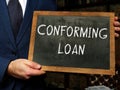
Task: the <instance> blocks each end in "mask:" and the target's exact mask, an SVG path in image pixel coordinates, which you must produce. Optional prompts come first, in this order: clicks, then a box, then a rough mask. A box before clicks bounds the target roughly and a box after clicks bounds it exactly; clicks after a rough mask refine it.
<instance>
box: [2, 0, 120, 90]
mask: <svg viewBox="0 0 120 90" xmlns="http://www.w3.org/2000/svg"><path fill="white" fill-rule="evenodd" d="M9 3H10V0H0V90H43V88H44V80H43V78H44V76H43V74H44V73H45V72H44V71H42V70H41V68H42V67H41V65H39V64H37V63H35V62H32V61H29V60H27V58H28V49H29V40H30V32H31V24H32V15H33V11H34V10H56V5H55V0H19V3H20V5H21V6H22V12H23V13H22V14H23V20H21V21H22V23H21V24H20V27H19V31H17V32H18V33H17V34H15V35H14V27H16V26H17V25H18V24H16V25H15V26H13V24H12V22H15V21H12V19H11V17H12V15H11V14H10V11H11V9H9V8H8V7H9V5H10V4H9ZM12 6H13V5H12ZM15 11H16V8H13V9H12V14H14V12H15ZM14 15H15V14H14ZM18 15H20V14H18ZM14 17H15V18H17V16H14ZM16 21H17V19H16ZM114 25H115V26H116V30H119V28H117V26H118V22H117V19H115V23H114Z"/></svg>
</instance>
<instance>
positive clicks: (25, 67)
mask: <svg viewBox="0 0 120 90" xmlns="http://www.w3.org/2000/svg"><path fill="white" fill-rule="evenodd" d="M41 68H42V67H41V65H40V64H38V63H35V62H33V61H30V60H27V59H16V60H14V61H11V62H10V64H9V66H8V70H7V71H8V74H9V75H11V76H13V77H15V78H19V79H29V78H30V77H32V76H38V75H42V74H45V71H43V70H41Z"/></svg>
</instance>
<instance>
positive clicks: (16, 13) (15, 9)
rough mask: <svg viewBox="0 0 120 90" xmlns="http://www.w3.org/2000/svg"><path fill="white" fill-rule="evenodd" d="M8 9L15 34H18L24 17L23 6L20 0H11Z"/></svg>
mask: <svg viewBox="0 0 120 90" xmlns="http://www.w3.org/2000/svg"><path fill="white" fill-rule="evenodd" d="M8 11H9V16H10V20H11V25H12V29H13V34H14V36H15V39H16V36H17V34H18V31H19V29H20V25H21V22H22V19H23V13H22V8H21V5H20V3H19V1H18V0H10V1H9V3H8Z"/></svg>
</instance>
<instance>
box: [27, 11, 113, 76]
mask: <svg viewBox="0 0 120 90" xmlns="http://www.w3.org/2000/svg"><path fill="white" fill-rule="evenodd" d="M39 15H45V16H61V15H64V16H109V17H110V69H109V70H106V69H93V68H76V67H65V66H64V67H63V66H47V65H46V66H44V65H43V66H42V70H45V71H52V72H66V73H86V74H106V75H114V74H115V37H114V26H113V21H114V13H112V12H68V11H34V15H33V22H32V30H31V38H30V47H29V54H28V59H29V60H33V55H34V54H35V53H34V44H35V34H36V27H37V26H36V24H37V20H38V18H37V17H38V16H39ZM33 61H34V60H33Z"/></svg>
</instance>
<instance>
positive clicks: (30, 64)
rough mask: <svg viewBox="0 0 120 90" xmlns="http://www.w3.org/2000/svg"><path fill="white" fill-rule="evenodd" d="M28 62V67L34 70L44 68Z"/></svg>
mask: <svg viewBox="0 0 120 90" xmlns="http://www.w3.org/2000/svg"><path fill="white" fill-rule="evenodd" d="M27 61H28V62H27V65H28V66H29V67H31V68H33V69H41V68H42V66H41V65H40V64H38V63H36V62H33V61H29V60H27Z"/></svg>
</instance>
